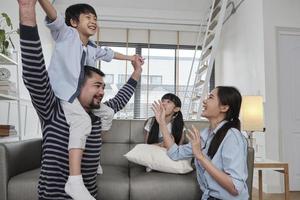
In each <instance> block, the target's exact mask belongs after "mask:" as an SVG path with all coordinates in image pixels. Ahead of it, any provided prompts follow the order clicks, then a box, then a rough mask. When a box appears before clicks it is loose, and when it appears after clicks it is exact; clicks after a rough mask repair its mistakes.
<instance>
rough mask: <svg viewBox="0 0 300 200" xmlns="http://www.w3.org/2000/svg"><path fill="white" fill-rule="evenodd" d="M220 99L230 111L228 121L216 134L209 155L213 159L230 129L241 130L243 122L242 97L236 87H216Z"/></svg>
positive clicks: (226, 118) (226, 116) (227, 113)
mask: <svg viewBox="0 0 300 200" xmlns="http://www.w3.org/2000/svg"><path fill="white" fill-rule="evenodd" d="M216 88H217V89H218V90H217V93H218V98H219V101H220V104H221V105H228V106H229V109H228V111H227V112H226V115H225V119H224V120H226V121H228V122H227V123H226V124H224V125H223V126H222V127H221V128H220V129H219V130H218V131H217V132H216V134H215V136H214V138H213V139H212V141H211V143H210V146H209V149H208V152H207V155H208V156H209V157H210V158H211V159H212V158H213V157H214V155H215V154H216V152H217V151H218V148H219V146H220V144H221V143H222V141H223V139H224V137H225V136H226V134H227V131H228V130H229V129H230V128H236V129H238V130H241V122H240V120H239V114H240V108H241V103H242V96H241V94H240V92H239V91H238V90H237V89H236V88H234V87H228V86H218V87H216Z"/></svg>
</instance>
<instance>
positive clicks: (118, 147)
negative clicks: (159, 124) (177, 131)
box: [101, 119, 208, 167]
mask: <svg viewBox="0 0 300 200" xmlns="http://www.w3.org/2000/svg"><path fill="white" fill-rule="evenodd" d="M144 122H145V119H138V120H137V119H131V120H124V119H122V120H118V119H116V120H113V123H112V128H111V129H110V130H109V131H108V132H104V133H102V142H103V145H102V150H101V164H105V165H117V166H124V167H127V166H128V161H127V159H126V158H125V157H124V156H123V155H124V154H126V153H127V152H128V151H129V150H130V149H131V148H133V147H134V146H135V145H136V144H139V143H144V131H143V129H144ZM192 124H194V125H195V126H196V127H197V128H198V129H200V130H201V129H203V128H205V127H208V122H207V121H186V122H185V126H186V127H188V128H190V127H191V125H192Z"/></svg>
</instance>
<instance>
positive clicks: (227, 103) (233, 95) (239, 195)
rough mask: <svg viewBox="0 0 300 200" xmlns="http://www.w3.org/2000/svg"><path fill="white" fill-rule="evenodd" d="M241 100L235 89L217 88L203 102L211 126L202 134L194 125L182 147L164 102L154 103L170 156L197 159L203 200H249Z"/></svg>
mask: <svg viewBox="0 0 300 200" xmlns="http://www.w3.org/2000/svg"><path fill="white" fill-rule="evenodd" d="M241 101H242V97H241V94H240V93H239V91H238V90H237V89H236V88H234V87H225V86H219V87H216V88H215V89H214V90H212V92H211V93H210V94H209V96H208V98H207V99H206V100H204V101H203V111H202V117H205V118H207V119H208V120H209V123H210V127H209V128H207V129H205V130H203V132H202V133H201V134H200V133H199V131H198V130H197V129H196V128H195V127H194V126H193V128H192V130H190V131H189V134H188V138H189V140H190V143H188V144H186V145H179V146H178V145H177V144H175V143H174V142H173V140H172V138H171V137H170V135H169V131H168V129H167V126H166V123H165V119H164V116H165V112H166V110H165V108H164V107H163V106H162V103H161V102H155V103H154V104H153V110H154V113H155V117H156V120H157V122H158V124H159V127H160V130H161V131H162V135H163V142H164V145H165V146H166V148H167V149H168V155H169V157H170V158H172V159H173V160H179V159H186V158H190V157H195V166H196V169H197V180H198V183H199V185H200V188H201V190H202V192H203V195H202V200H206V199H208V200H216V199H228V200H237V199H239V200H244V199H245V200H246V199H248V196H249V195H248V189H247V184H246V179H247V176H248V170H247V140H246V138H245V137H244V136H243V135H242V133H241V132H240V120H239V118H238V117H239V112H240V107H241Z"/></svg>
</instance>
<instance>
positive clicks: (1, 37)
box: [0, 29, 6, 43]
mask: <svg viewBox="0 0 300 200" xmlns="http://www.w3.org/2000/svg"><path fill="white" fill-rule="evenodd" d="M5 39H6V37H5V30H3V29H0V42H1V43H2V42H3V41H5Z"/></svg>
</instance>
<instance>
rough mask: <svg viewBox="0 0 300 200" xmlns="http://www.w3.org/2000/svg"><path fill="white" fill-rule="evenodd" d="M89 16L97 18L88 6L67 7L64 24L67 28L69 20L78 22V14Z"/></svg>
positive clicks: (75, 5)
mask: <svg viewBox="0 0 300 200" xmlns="http://www.w3.org/2000/svg"><path fill="white" fill-rule="evenodd" d="M83 13H84V14H89V13H92V14H94V15H95V16H96V17H97V14H96V11H95V9H94V8H93V7H92V6H90V5H89V4H85V3H79V4H74V5H71V6H69V7H68V8H67V9H66V12H65V22H66V24H67V25H68V26H72V25H71V19H72V20H74V21H76V22H79V16H80V14H83Z"/></svg>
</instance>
